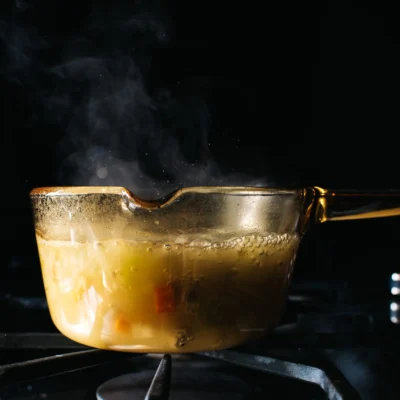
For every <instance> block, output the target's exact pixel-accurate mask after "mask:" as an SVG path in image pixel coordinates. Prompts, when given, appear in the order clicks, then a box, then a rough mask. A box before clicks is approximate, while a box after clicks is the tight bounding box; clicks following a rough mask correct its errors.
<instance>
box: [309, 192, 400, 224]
mask: <svg viewBox="0 0 400 400" xmlns="http://www.w3.org/2000/svg"><path fill="white" fill-rule="evenodd" d="M313 189H314V190H315V200H316V202H315V204H316V210H315V220H316V222H319V223H322V222H327V221H345V220H352V219H367V218H382V217H394V216H397V215H400V191H387V192H380V191H376V192H373V191H372V192H368V191H365V192H364V191H342V190H330V189H322V188H320V187H314V188H313Z"/></svg>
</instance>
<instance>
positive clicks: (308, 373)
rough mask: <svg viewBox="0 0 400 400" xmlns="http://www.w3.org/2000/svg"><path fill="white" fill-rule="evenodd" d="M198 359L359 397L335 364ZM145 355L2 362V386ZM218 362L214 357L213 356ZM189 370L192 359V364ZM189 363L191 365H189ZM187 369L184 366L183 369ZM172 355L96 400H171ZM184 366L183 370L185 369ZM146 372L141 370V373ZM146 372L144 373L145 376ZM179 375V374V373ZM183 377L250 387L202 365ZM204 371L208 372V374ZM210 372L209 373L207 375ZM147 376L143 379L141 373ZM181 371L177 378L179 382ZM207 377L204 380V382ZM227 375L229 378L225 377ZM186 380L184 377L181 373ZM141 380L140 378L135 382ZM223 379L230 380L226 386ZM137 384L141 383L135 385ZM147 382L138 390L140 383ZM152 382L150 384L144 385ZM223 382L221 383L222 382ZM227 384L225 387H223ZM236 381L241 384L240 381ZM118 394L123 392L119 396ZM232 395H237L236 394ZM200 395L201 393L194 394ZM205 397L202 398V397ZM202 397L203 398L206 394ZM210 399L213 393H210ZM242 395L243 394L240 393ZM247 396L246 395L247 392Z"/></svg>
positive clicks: (111, 383) (221, 356) (102, 389)
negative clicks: (205, 368) (207, 370)
mask: <svg viewBox="0 0 400 400" xmlns="http://www.w3.org/2000/svg"><path fill="white" fill-rule="evenodd" d="M193 356H194V357H197V358H198V359H208V360H210V359H213V360H218V361H219V362H222V363H226V364H231V365H235V366H239V367H242V368H245V369H249V370H255V371H259V372H262V373H268V374H272V375H275V376H279V377H283V378H289V379H293V380H296V381H302V382H307V383H309V384H312V385H314V386H319V387H320V388H321V389H322V390H323V391H324V392H325V394H326V398H327V399H329V400H353V399H354V400H356V399H360V397H359V395H358V394H357V392H356V391H355V389H354V388H353V387H352V386H351V385H350V384H349V383H348V382H347V381H346V379H345V378H344V377H343V375H342V374H341V373H340V372H339V371H338V370H337V369H336V368H335V367H334V366H333V365H332V364H331V365H327V366H326V367H325V366H324V368H319V367H315V366H311V365H305V364H301V363H295V362H292V361H285V360H280V359H276V358H272V357H266V356H260V355H256V354H248V353H241V352H237V351H230V350H226V351H218V352H203V353H197V354H195V355H193ZM141 357H146V356H145V355H141V354H131V353H119V352H112V351H111V352H110V351H105V350H84V351H78V352H73V353H67V354H62V355H56V356H51V357H45V358H39V359H34V360H29V361H25V362H19V363H14V364H9V365H4V366H1V367H0V385H1V386H7V385H10V384H16V383H20V382H29V381H33V380H35V379H40V378H44V377H50V376H54V375H59V374H63V373H66V372H71V371H79V370H83V369H87V368H91V367H94V366H96V365H101V364H105V363H109V362H113V361H120V360H124V359H125V360H128V359H135V358H141ZM214 362H215V361H214ZM188 368H189V369H190V364H188ZM188 368H186V370H187V369H188ZM181 370H182V371H183V374H185V368H183V369H182V368H181ZM171 371H172V358H171V356H170V355H164V356H163V358H162V359H161V361H160V363H159V365H158V368H157V371H156V373H155V375H154V377H152V376H151V375H150V374H149V373H147V375H146V373H145V372H140V371H139V372H134V373H132V374H126V375H122V376H118V377H117V378H113V379H110V380H107V381H106V382H105V383H103V384H102V385H100V386H99V387H98V389H97V393H96V394H97V399H98V400H107V399H109V398H113V399H114V398H118V399H125V398H126V399H128V398H129V399H132V398H138V399H139V398H141V399H145V400H167V399H169V398H170V392H171V393H174V386H173V385H172V387H171ZM182 371H181V372H182ZM141 373H142V375H140V374H141ZM143 374H144V375H146V376H144V375H143ZM178 375H179V374H178ZM194 375H195V377H194V378H193V374H191V376H192V378H190V376H189V375H187V376H186V377H184V381H185V382H186V386H188V382H189V383H190V382H191V381H190V379H192V380H193V379H194V381H193V382H192V386H191V385H189V386H191V387H190V390H193V388H194V387H195V386H196V383H197V384H198V383H199V382H200V383H201V382H207V383H209V384H210V385H211V387H214V388H215V389H216V390H221V388H222V387H224V388H227V387H231V388H235V387H236V388H237V393H236V395H237V396H238V395H239V392H240V390H242V391H243V392H244V391H246V390H247V389H246V388H247V386H246V385H245V384H244V382H243V383H242V382H241V381H239V380H237V379H236V380H235V379H232V378H229V379H230V380H229V379H228V378H226V377H224V376H223V375H220V376H219V377H218V376H217V377H216V378H215V379H214V381H213V380H212V375H210V374H209V373H208V375H207V372H205V370H204V369H203V370H202V371H201V370H199V371H197V372H196V374H194ZM203 375H204V376H203ZM206 375H207V376H206ZM140 377H141V378H143V379H141V380H140V379H139V380H138V378H140ZM176 379H179V377H178V378H177V377H176V375H175V376H174V377H173V379H172V382H173V384H174V382H175V383H176ZM201 379H203V381H201ZM224 379H225V380H224ZM181 380H182V377H181ZM135 382H136V383H135ZM224 382H226V384H225V386H224ZM135 384H136V388H135ZM139 384H140V385H142V386H141V388H139V389H140V390H138V387H137V385H139ZM146 385H147V389H146V388H145V386H146ZM218 385H219V386H218ZM221 385H222V386H221ZM235 385H236V386H235ZM135 390H136V392H135V393H136V394H138V393H142V395H140V397H137V396H136V397H133V396H132V391H135ZM115 394H118V396H115ZM231 397H232V396H231ZM190 398H192V397H190ZM194 398H197V397H194ZM199 398H200V397H199ZM201 398H203V397H201ZM207 398H208V399H211V398H212V395H208V396H207ZM238 398H241V397H238ZM246 398H247V397H246Z"/></svg>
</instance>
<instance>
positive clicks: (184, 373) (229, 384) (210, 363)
mask: <svg viewBox="0 0 400 400" xmlns="http://www.w3.org/2000/svg"><path fill="white" fill-rule="evenodd" d="M389 278H390V277H389ZM394 278H397V276H396V275H394ZM388 283H389V284H388V287H387V296H382V293H379V296H378V293H377V294H376V296H375V295H374V292H373V291H371V290H370V291H369V292H368V293H369V300H370V301H369V302H367V301H361V298H364V297H365V288H362V290H358V289H357V288H355V287H353V286H352V285H350V284H348V283H346V282H342V281H337V282H326V281H324V282H315V281H314V282H311V281H303V282H301V281H297V282H294V283H293V286H292V291H291V294H290V297H289V302H288V307H287V311H286V314H285V317H284V319H283V321H282V324H281V325H280V326H279V327H278V328H277V329H276V331H275V332H273V333H272V334H270V335H269V336H267V337H266V338H264V339H262V340H260V341H257V342H252V343H248V344H245V345H243V346H240V347H238V348H234V349H229V350H227V351H223V352H215V353H201V354H190V355H179V356H178V355H176V356H172V360H171V362H170V359H169V358H168V357H169V356H167V357H166V358H164V359H162V355H136V354H123V353H116V352H105V351H100V350H92V349H88V348H86V347H84V346H81V345H78V344H76V343H74V342H72V341H70V340H68V339H67V338H65V337H64V336H62V335H61V334H59V333H58V332H57V331H56V329H55V327H54V325H53V324H52V322H51V320H50V317H49V313H48V310H47V307H46V301H45V299H44V298H42V297H36V298H33V297H29V298H28V297H18V296H12V295H8V296H7V295H4V296H3V297H2V298H1V300H0V309H1V313H2V322H1V323H0V332H2V333H1V334H0V349H1V350H0V364H1V365H3V366H2V367H1V369H0V385H1V386H2V389H1V390H0V399H2V400H6V399H7V400H8V399H10V400H11V399H20V400H23V399H32V400H33V399H43V398H46V399H56V398H57V399H61V400H62V399H70V398H73V397H74V398H75V399H76V400H78V399H95V398H96V393H97V395H98V396H99V397H98V398H99V399H101V400H107V399H110V400H118V399H121V400H122V399H128V398H129V399H136V398H137V399H144V398H145V396H146V393H147V391H148V390H149V388H150V386H151V383H152V380H153V378H154V376H155V374H156V371H157V368H159V364H160V360H163V363H164V364H165V365H164V369H163V368H161V367H160V368H159V369H160V371H161V372H163V371H164V372H165V367H167V371H168V368H169V367H172V369H171V371H172V372H171V379H170V397H169V398H170V399H171V400H174V399H181V400H185V399H203V398H207V399H214V398H216V399H225V398H229V399H238V400H239V399H250V398H251V399H253V398H254V399H266V398H268V399H273V398H294V397H295V396H301V397H303V398H307V399H326V398H330V399H344V400H346V399H353V398H354V399H355V398H357V396H359V398H360V399H363V400H372V399H397V398H399V396H400V382H399V380H398V371H399V368H400V346H399V345H398V338H400V325H398V324H397V323H396V318H397V314H396V311H397V308H400V306H398V305H397V302H396V297H397V296H393V295H392V294H391V291H390V288H391V286H396V282H395V281H392V282H391V284H390V279H389V282H388ZM364 300H365V299H364ZM55 355H57V357H54V356H55ZM44 357H49V358H47V359H46V360H43V358H44ZM37 359H41V360H40V361H34V362H32V361H30V362H28V363H27V361H28V360H37ZM276 359H277V360H280V361H276ZM299 364H300V365H299ZM159 375H160V376H161V378H163V377H164V378H165V374H164V375H163V374H161V373H160V374H159ZM167 375H168V374H167ZM114 378H115V379H116V380H115V381H110V379H114ZM161 378H160V379H161ZM293 378H295V379H293ZM166 381H167V382H169V379H167V380H166ZM310 381H311V382H312V383H310ZM105 382H109V383H107V385H106V386H104V387H103V388H101V385H102V384H104V383H105ZM161 382H163V381H162V379H161ZM99 387H100V388H99ZM155 387H156V388H158V389H160V388H162V387H163V386H162V385H161V386H160V385H159V386H157V385H156V386H155ZM121 388H122V389H121ZM149 396H150V395H149ZM153 396H155V394H154V393H153ZM148 398H149V399H151V398H154V399H157V398H159V399H162V398H163V397H151V396H150V397H148Z"/></svg>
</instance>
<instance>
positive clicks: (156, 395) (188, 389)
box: [96, 356, 251, 400]
mask: <svg viewBox="0 0 400 400" xmlns="http://www.w3.org/2000/svg"><path fill="white" fill-rule="evenodd" d="M167 357H169V356H167ZM168 360H169V361H165V358H164V359H163V362H164V363H170V362H171V361H170V358H169V359H168ZM167 368H168V367H167ZM160 369H162V364H160V367H159V368H158V370H157V374H158V373H159V372H160ZM161 373H162V372H161ZM157 374H156V376H155V377H154V380H153V376H154V371H143V372H137V373H132V374H127V375H122V376H119V377H117V378H114V379H111V380H109V381H107V382H105V383H104V384H103V385H101V386H100V387H99V388H98V390H97V393H96V396H97V400H136V399H138V400H143V399H145V400H156V399H157V400H167V399H169V400H214V399H215V400H224V399H230V400H242V399H246V398H248V396H249V394H250V393H251V388H250V386H248V385H247V384H246V383H245V382H244V381H242V380H240V379H238V378H236V377H234V376H230V375H228V374H224V373H215V371H213V372H211V371H208V370H206V369H204V370H200V371H196V374H193V371H190V369H189V370H188V369H182V368H179V371H175V370H173V372H172V376H171V382H170V384H171V394H169V393H168V391H166V392H165V391H162V390H161V391H157V390H155V388H159V387H160V386H162V385H160V386H159V385H157ZM161 379H162V378H161ZM152 382H153V383H152ZM155 383H156V384H155ZM149 386H150V389H149Z"/></svg>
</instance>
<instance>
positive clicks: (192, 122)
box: [0, 0, 266, 198]
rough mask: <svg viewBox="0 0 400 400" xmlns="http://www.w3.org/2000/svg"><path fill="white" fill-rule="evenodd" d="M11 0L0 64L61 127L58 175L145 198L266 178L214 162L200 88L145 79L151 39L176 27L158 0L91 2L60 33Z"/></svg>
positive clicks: (63, 180)
mask: <svg viewBox="0 0 400 400" xmlns="http://www.w3.org/2000/svg"><path fill="white" fill-rule="evenodd" d="M32 4H33V3H32ZM132 4H133V3H132ZM16 7H17V10H18V12H19V14H18V13H17V14H18V15H20V18H19V19H14V20H13V21H12V22H10V21H8V22H7V21H3V22H1V21H0V37H1V38H2V40H3V41H2V43H1V46H2V47H4V48H5V49H6V60H7V62H6V63H5V67H4V69H3V70H0V73H3V74H4V75H5V76H7V78H8V79H13V80H15V81H16V82H17V83H19V84H20V85H22V86H24V87H26V88H29V89H30V90H31V92H32V93H34V94H35V98H36V101H37V102H38V104H39V105H40V107H41V110H42V115H43V116H44V117H45V118H46V119H48V120H49V121H50V122H51V123H52V124H54V125H57V126H59V127H60V128H62V129H63V130H65V135H64V137H63V138H62V140H61V141H60V142H59V145H58V148H57V152H58V159H59V160H61V161H60V166H59V169H60V173H59V182H60V184H62V185H116V186H125V187H127V188H129V189H131V190H132V191H133V192H134V193H136V194H138V195H142V196H144V197H147V198H151V197H159V196H162V195H165V194H167V193H168V192H171V191H173V190H175V189H177V188H179V187H184V186H193V185H196V186H197V185H248V186H254V185H266V182H262V181H260V180H259V179H258V180H256V181H255V180H252V179H249V177H247V176H245V175H241V174H238V173H234V174H233V173H229V174H227V173H225V172H224V173H223V172H222V171H221V170H220V168H218V162H217V161H216V160H215V159H214V158H213V155H212V152H211V150H210V145H209V143H210V140H209V131H210V124H211V118H210V113H209V109H208V104H207V98H206V95H203V96H200V95H195V94H190V93H186V94H184V93H183V92H182V91H181V92H179V85H180V84H182V83H181V82H179V81H176V82H174V83H173V84H172V85H169V87H165V85H164V87H163V85H162V84H160V85H158V86H157V85H153V86H152V85H151V71H152V68H153V76H154V65H153V66H152V49H154V48H159V47H165V46H168V44H169V43H170V41H171V38H172V37H173V30H172V29H171V26H172V24H171V21H169V20H168V18H166V17H165V13H163V12H162V10H161V7H160V5H159V4H158V3H157V2H155V1H149V2H146V4H140V3H137V4H135V6H134V7H133V6H132V7H130V8H129V7H128V8H122V6H116V5H113V7H111V8H108V9H101V8H98V9H96V10H93V11H92V13H91V14H90V16H89V18H88V20H87V22H86V24H85V25H84V28H83V29H82V32H81V33H80V34H79V35H75V36H69V37H67V38H62V40H59V41H58V42H57V41H56V43H54V40H53V42H52V40H51V39H49V38H46V37H44V36H42V35H41V34H40V33H39V32H38V31H37V29H35V28H33V27H32V26H31V25H28V24H27V23H24V21H23V16H24V13H25V12H26V10H29V9H30V8H31V7H32V6H31V4H30V2H29V1H28V0H24V1H22V0H19V1H18V2H17V3H16ZM55 45H57V46H59V47H60V48H59V53H60V56H59V57H58V58H59V62H58V63H57V64H55V65H54V64H52V65H46V63H45V62H44V61H43V60H42V58H43V57H42V58H40V55H41V54H43V50H46V49H47V48H54V46H55ZM159 72H161V71H159ZM157 73H158V72H157V71H156V72H155V74H156V75H157Z"/></svg>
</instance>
